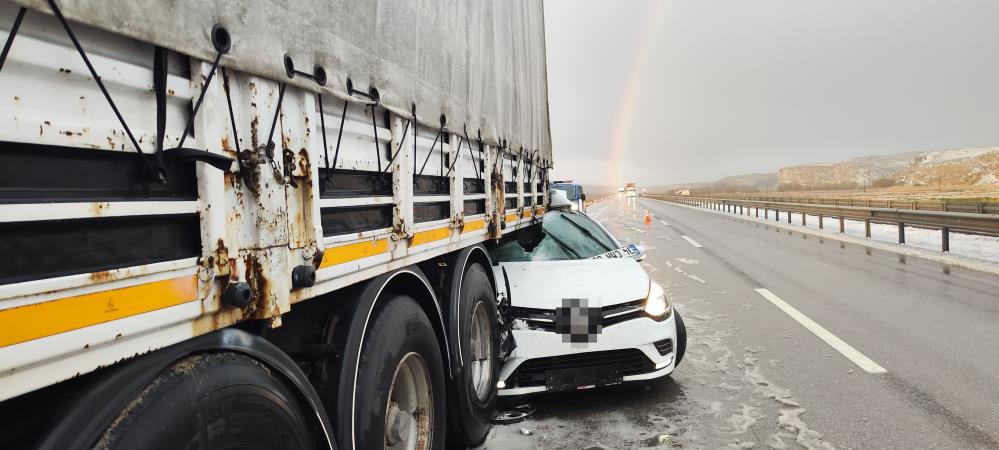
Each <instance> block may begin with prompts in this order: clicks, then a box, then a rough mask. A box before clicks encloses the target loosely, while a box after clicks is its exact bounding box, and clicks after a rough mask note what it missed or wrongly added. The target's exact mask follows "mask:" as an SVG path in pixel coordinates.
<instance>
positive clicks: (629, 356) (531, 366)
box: [509, 348, 655, 387]
mask: <svg viewBox="0 0 999 450" xmlns="http://www.w3.org/2000/svg"><path fill="white" fill-rule="evenodd" d="M607 366H610V367H616V368H617V369H618V371H619V372H620V374H621V376H628V375H638V374H642V373H648V372H651V371H653V370H655V364H653V363H652V361H651V360H650V359H649V358H648V357H646V356H645V354H644V353H642V351H641V350H638V349H635V348H629V349H623V350H607V351H601V352H586V353H574V354H571V355H559V356H549V357H546V358H534V359H529V360H527V361H524V363H522V364H521V365H520V366H519V367H517V370H515V371H514V372H513V374H511V375H510V378H509V379H510V380H516V383H517V386H518V387H530V386H544V385H545V371H548V370H564V369H586V368H595V367H607Z"/></svg>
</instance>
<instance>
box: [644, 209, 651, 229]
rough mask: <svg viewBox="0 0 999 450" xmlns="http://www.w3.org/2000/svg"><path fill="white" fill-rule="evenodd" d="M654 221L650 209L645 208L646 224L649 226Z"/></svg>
mask: <svg viewBox="0 0 999 450" xmlns="http://www.w3.org/2000/svg"><path fill="white" fill-rule="evenodd" d="M651 223H652V216H650V215H649V210H647V209H646V210H645V226H649V224H651Z"/></svg>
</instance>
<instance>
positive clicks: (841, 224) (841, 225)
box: [839, 216, 846, 234]
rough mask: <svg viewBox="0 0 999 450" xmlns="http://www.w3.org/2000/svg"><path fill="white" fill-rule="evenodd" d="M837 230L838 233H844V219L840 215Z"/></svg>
mask: <svg viewBox="0 0 999 450" xmlns="http://www.w3.org/2000/svg"><path fill="white" fill-rule="evenodd" d="M839 232H840V234H846V220H843V217H842V216H840V218H839Z"/></svg>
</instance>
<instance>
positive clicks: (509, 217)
mask: <svg viewBox="0 0 999 450" xmlns="http://www.w3.org/2000/svg"><path fill="white" fill-rule="evenodd" d="M516 221H517V215H516V214H507V215H506V222H507V223H510V222H516Z"/></svg>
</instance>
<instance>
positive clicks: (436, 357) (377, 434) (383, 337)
mask: <svg viewBox="0 0 999 450" xmlns="http://www.w3.org/2000/svg"><path fill="white" fill-rule="evenodd" d="M381 303H382V305H383V306H382V307H381V308H380V310H378V311H377V312H376V313H375V316H374V317H373V318H372V319H371V325H370V326H369V327H368V329H367V331H366V333H365V337H364V343H363V346H362V347H361V348H362V351H361V355H360V359H359V362H358V366H357V379H356V385H355V386H354V389H355V398H356V402H354V404H353V408H354V411H353V420H354V423H353V431H354V433H355V434H354V437H355V438H356V441H355V442H353V444H354V445H353V448H359V449H360V448H363V449H367V448H383V447H384V448H390V447H393V446H399V447H401V448H407V447H409V446H408V445H406V444H407V443H411V442H416V444H414V445H413V446H412V447H413V448H427V449H431V448H433V449H436V448H443V447H444V443H445V437H446V433H447V415H446V411H445V403H446V398H447V393H446V390H445V389H446V388H445V383H444V380H445V378H446V374H445V373H444V364H443V362H442V361H443V359H442V354H441V349H440V345H439V343H438V341H437V334H436V333H435V332H434V328H433V326H432V325H431V324H430V320H429V319H427V316H426V314H424V312H423V309H422V308H420V305H419V304H418V303H417V302H416V300H413V298H411V297H409V296H406V295H395V296H394V297H391V298H386V299H383V300H382V301H381ZM424 427H426V428H427V430H424ZM414 430H415V431H414ZM386 431H388V432H386ZM411 432H413V433H411ZM350 439H351V437H350V436H341V437H340V440H341V442H347V443H351V441H350ZM344 448H349V447H344Z"/></svg>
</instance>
